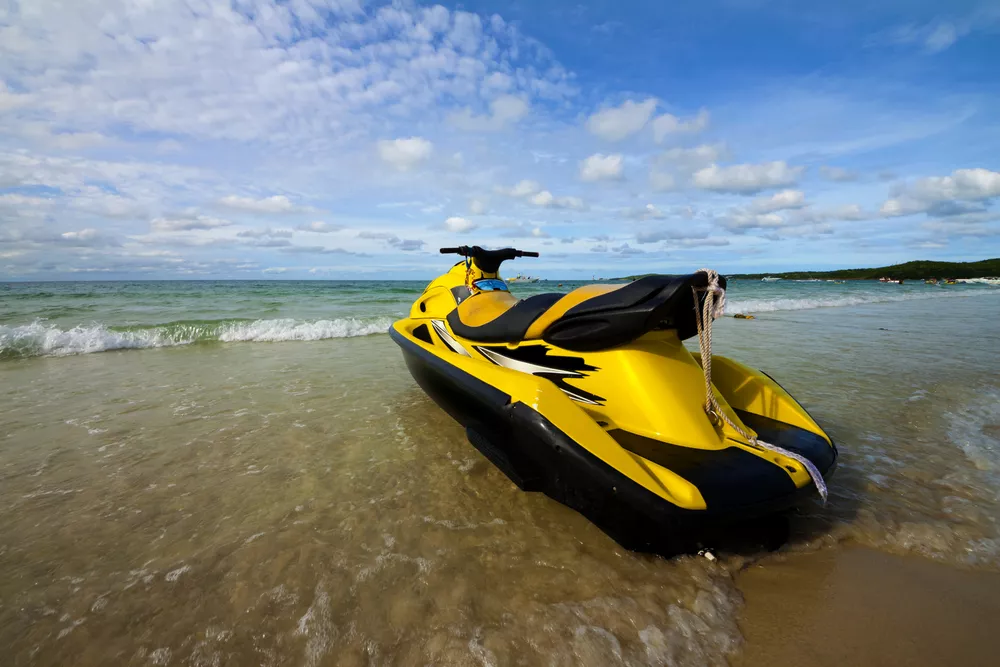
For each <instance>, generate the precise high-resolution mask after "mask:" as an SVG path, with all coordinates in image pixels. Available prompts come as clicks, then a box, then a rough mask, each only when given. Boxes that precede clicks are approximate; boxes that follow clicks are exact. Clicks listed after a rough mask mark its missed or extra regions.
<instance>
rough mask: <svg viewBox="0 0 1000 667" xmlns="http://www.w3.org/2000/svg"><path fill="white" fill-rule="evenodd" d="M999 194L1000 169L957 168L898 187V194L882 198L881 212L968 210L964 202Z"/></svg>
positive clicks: (885, 214)
mask: <svg viewBox="0 0 1000 667" xmlns="http://www.w3.org/2000/svg"><path fill="white" fill-rule="evenodd" d="M996 197H1000V172H996V171H990V170H989V169H982V168H976V169H957V170H955V171H953V172H952V173H951V175H950V176H932V177H929V178H921V179H918V180H916V181H914V182H913V183H909V184H904V185H901V186H899V187H897V188H895V196H893V197H891V198H889V199H887V200H886V201H885V202H883V204H882V206H881V208H880V209H879V212H880V213H881V214H882V215H883V216H885V217H899V216H906V215H913V214H915V213H923V212H927V213H929V214H931V215H952V214H954V213H957V212H963V211H968V210H969V207H968V206H967V205H963V202H983V201H987V200H990V199H994V198H996Z"/></svg>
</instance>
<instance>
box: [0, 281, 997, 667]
mask: <svg viewBox="0 0 1000 667" xmlns="http://www.w3.org/2000/svg"><path fill="white" fill-rule="evenodd" d="M578 284H580V283H571V282H566V283H564V284H563V287H562V288H561V289H562V290H569V289H570V288H572V287H574V286H576V285H578ZM423 286H424V283H418V282H278V281H275V282H264V281H262V282H166V283H156V282H134V283H119V282H114V283H111V282H108V283H99V282H84V283H34V284H32V283H17V284H6V285H2V286H0V575H2V576H0V646H2V647H4V648H5V653H4V654H3V655H4V658H3V659H0V662H3V664H8V663H9V664H12V665H32V666H34V665H66V664H74V665H95V666H96V665H108V664H122V665H126V664H127V665H174V664H184V665H248V664H265V665H284V664H302V665H338V666H339V665H366V664H380V665H383V664H384V665H413V664H441V665H467V664H482V665H487V664H494V665H503V664H524V665H567V666H568V665H602V666H603V665H612V664H628V665H646V664H651V665H662V664H671V665H716V664H725V661H726V659H727V657H728V656H732V655H733V654H734V653H736V652H738V651H739V650H740V643H741V634H740V630H739V625H738V622H739V619H740V617H741V613H742V604H743V603H742V600H743V597H742V594H741V591H740V590H739V588H738V585H737V583H736V580H734V578H733V573H734V572H736V571H738V570H739V569H740V568H741V567H743V566H744V565H745V564H746V560H745V557H728V556H724V557H722V558H720V560H718V561H716V562H710V561H708V560H706V559H704V558H697V557H688V558H678V559H673V560H669V561H668V560H664V559H657V558H651V557H648V556H641V555H637V554H632V553H629V552H625V551H623V550H621V549H620V548H619V547H618V546H617V545H616V544H615V543H614V542H612V541H611V540H610V539H608V538H607V537H606V536H605V535H603V533H601V532H600V531H599V530H597V529H596V528H595V527H594V526H593V525H591V524H589V523H588V522H587V521H586V520H585V519H583V518H582V517H580V516H579V515H577V514H575V513H574V512H572V511H570V510H568V509H566V508H565V507H563V506H561V505H559V504H558V503H555V502H552V501H550V500H548V499H547V498H545V497H544V496H540V495H538V494H526V493H522V492H520V491H518V490H517V488H516V487H515V486H514V485H513V484H511V483H510V482H509V480H507V479H506V478H505V477H504V476H503V474H502V473H500V472H499V471H497V470H496V469H495V468H494V467H493V466H492V465H490V464H489V463H488V462H487V461H485V459H483V457H482V456H480V455H479V454H478V452H477V451H476V450H475V449H474V448H473V447H472V446H471V445H469V444H468V443H467V442H466V440H465V435H464V432H463V431H462V429H461V428H460V427H459V426H458V425H457V424H455V423H454V421H453V420H451V419H450V418H449V417H448V416H447V415H446V414H444V413H443V412H442V411H441V410H440V409H439V408H438V407H437V406H435V405H434V404H433V403H432V402H431V401H430V400H429V399H428V398H427V397H426V396H425V395H424V394H423V392H422V391H421V390H420V389H419V388H418V387H417V386H416V385H415V384H414V383H413V381H412V380H411V378H410V376H409V374H408V373H407V371H406V367H405V365H404V363H403V361H402V359H401V355H400V353H399V350H398V349H397V348H396V346H395V344H394V343H393V342H392V341H391V339H390V338H389V337H388V336H387V335H385V331H386V329H387V328H388V326H389V324H390V323H391V322H392V321H393V320H394V319H396V318H398V317H401V316H403V315H405V313H406V312H407V311H408V309H409V305H410V303H411V302H412V301H413V299H414V298H415V297H416V295H417V294H418V293H419V292H420V290H421V289H422V288H423ZM559 289H560V288H559V287H558V283H557V282H547V283H545V282H542V283H536V284H529V285H515V286H513V290H514V292H515V294H518V295H525V296H526V295H529V294H533V293H538V292H543V291H554V290H559ZM737 312H745V313H752V314H754V315H755V316H756V319H753V320H741V319H734V318H731V317H727V318H724V319H723V320H720V321H719V322H717V323H716V325H715V351H716V353H718V354H724V355H728V356H732V357H734V358H736V359H739V360H741V361H744V362H746V363H748V364H750V365H751V366H754V367H757V368H761V369H764V370H765V371H767V372H768V373H769V374H771V375H772V376H773V377H775V378H776V379H777V380H778V381H779V382H780V383H781V384H782V385H783V386H784V387H786V388H787V389H788V390H789V391H790V392H791V393H792V394H793V395H794V396H796V398H798V399H799V400H800V401H801V402H802V403H803V405H805V406H806V407H807V408H808V409H809V411H810V412H811V413H812V414H813V416H814V417H815V418H816V419H817V421H818V422H819V423H820V424H822V425H823V426H824V428H825V429H826V430H827V431H828V432H829V433H830V435H831V437H832V438H833V439H834V440H835V441H836V442H837V443H838V445H839V447H840V451H841V459H840V466H839V468H838V471H837V473H836V475H835V476H834V477H833V478H832V480H831V483H830V499H829V502H828V503H827V504H826V505H825V506H823V505H821V504H820V503H819V502H818V500H816V499H810V500H809V501H807V502H806V504H805V505H804V506H803V507H802V508H800V510H799V511H798V512H797V513H796V514H794V515H793V516H792V533H791V538H790V540H789V541H788V543H787V545H786V547H785V549H786V550H795V551H804V550H817V549H836V548H837V545H838V544H839V543H841V542H851V543H859V544H862V545H865V546H868V547H871V548H875V549H880V550H883V551H888V552H892V553H901V554H910V555H917V556H920V557H925V558H931V559H934V560H936V561H939V562H941V563H946V564H948V565H949V566H951V567H957V568H975V569H985V570H993V571H998V570H1000V329H998V327H997V322H1000V288H997V287H992V286H989V285H985V284H971V285H965V284H960V285H953V286H931V285H924V284H913V285H910V284H905V285H902V286H899V285H883V284H878V283H844V284H838V283H820V282H815V283H799V282H787V283H786V282H783V281H782V282H777V283H760V282H755V281H754V282H751V281H732V282H731V284H730V286H729V292H728V313H729V314H733V313H737ZM136 348H140V349H136ZM752 557H753V558H754V559H755V560H756V562H757V564H758V566H760V567H768V566H769V563H771V562H772V560H771V559H773V558H780V556H771V555H768V554H757V555H755V556H752ZM927 613H930V614H933V610H928V612H927ZM5 660H6V662H4V661H5Z"/></svg>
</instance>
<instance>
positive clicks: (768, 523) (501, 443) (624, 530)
mask: <svg viewBox="0 0 1000 667" xmlns="http://www.w3.org/2000/svg"><path fill="white" fill-rule="evenodd" d="M391 334H392V336H393V338H394V339H395V341H396V342H397V343H398V344H399V345H400V347H401V348H402V349H403V355H404V359H405V361H406V365H407V367H408V368H409V370H410V373H411V374H412V375H413V378H414V379H415V380H416V382H417V384H419V385H420V387H421V388H422V389H423V390H424V391H425V392H427V394H428V395H429V396H430V397H431V398H432V399H433V400H434V401H435V402H436V403H437V404H438V405H439V406H441V408H443V409H444V410H445V411H446V412H447V413H448V414H450V415H451V416H452V417H453V418H454V419H455V420H456V421H458V422H459V423H460V424H462V425H463V426H464V427H465V428H466V433H467V435H468V438H469V441H470V442H471V443H472V445H473V446H475V447H476V449H478V450H479V451H480V452H481V453H482V454H483V455H484V456H485V457H486V458H487V459H489V460H490V462H492V463H493V464H494V465H495V466H496V467H497V468H498V469H500V471H501V472H503V473H504V474H505V475H506V476H507V477H508V478H509V479H510V480H511V481H512V482H514V484H516V485H517V486H518V488H520V489H522V490H524V491H538V492H541V493H544V494H545V495H547V496H549V497H550V498H552V499H553V500H556V501H558V502H560V503H562V504H564V505H566V506H568V507H570V508H572V509H574V510H576V511H577V512H579V513H580V514H582V515H583V516H585V517H586V518H587V519H589V520H590V521H591V522H592V523H594V524H595V525H596V526H598V527H599V528H600V529H601V530H602V531H604V532H605V533H606V534H607V535H608V536H610V537H611V538H612V539H614V540H615V541H616V542H618V543H619V544H620V545H621V546H623V547H624V548H626V549H629V550H632V551H641V552H646V553H655V554H660V555H663V556H674V555H677V554H680V553H693V552H695V551H698V550H699V549H701V548H704V547H712V548H722V549H727V550H728V549H735V550H743V549H745V548H749V549H753V550H756V549H759V548H762V547H763V548H776V547H777V546H779V545H780V542H781V541H782V540H783V538H784V536H785V532H784V528H785V526H786V522H785V521H784V520H782V519H779V520H777V521H774V515H775V513H776V512H780V511H781V510H784V509H787V508H788V507H789V506H791V505H792V504H794V503H795V502H796V501H797V500H798V499H799V498H800V497H801V496H802V495H804V493H808V492H810V489H809V488H808V487H807V488H806V489H802V490H799V492H796V493H794V494H790V495H789V496H787V497H784V498H781V499H780V501H779V502H770V503H767V504H759V505H756V506H753V507H743V508H741V509H740V511H739V512H738V513H732V512H729V513H726V514H725V515H722V514H718V513H712V512H709V511H705V510H686V509H682V508H679V507H677V506H675V505H672V504H670V503H669V502H667V501H666V500H664V499H662V498H660V497H659V496H657V495H656V494H654V493H652V492H650V491H648V490H647V489H645V488H644V487H642V486H641V485H639V484H637V483H636V482H634V481H633V480H632V479H630V478H629V477H627V476H626V475H624V474H622V473H621V472H619V471H618V470H616V469H614V468H613V467H611V466H609V465H607V464H606V463H604V462H603V461H601V460H600V459H598V458H597V457H595V456H594V455H593V454H591V453H590V452H588V451H587V450H585V449H584V448H583V447H581V446H580V445H578V444H577V443H576V442H574V441H573V440H572V439H570V438H569V437H568V436H566V435H565V434H564V433H563V432H562V431H560V430H559V429H558V428H556V427H555V426H553V425H552V423H550V422H549V421H548V420H547V419H546V418H545V417H544V416H543V415H541V414H540V413H538V412H537V411H535V410H534V409H533V408H531V407H529V406H527V405H525V404H523V403H520V402H511V398H510V396H508V395H507V394H505V393H503V392H501V391H499V390H498V389H496V388H495V387H493V386H491V385H488V384H486V383H484V382H482V381H481V380H479V379H477V378H475V377H473V376H471V375H469V374H468V373H465V372H464V371H461V370H459V369H457V368H455V367H454V366H452V365H451V364H449V363H447V362H446V361H444V360H442V359H440V358H438V357H436V356H435V355H433V354H430V353H428V352H426V351H424V350H422V349H421V348H419V347H418V346H417V345H415V344H413V343H412V342H410V341H408V340H406V339H405V338H404V337H403V336H401V335H400V334H398V333H397V332H396V331H394V330H391ZM765 517H766V518H765ZM743 536H749V537H750V543H745V540H744V538H743ZM776 541H777V543H775V542H776Z"/></svg>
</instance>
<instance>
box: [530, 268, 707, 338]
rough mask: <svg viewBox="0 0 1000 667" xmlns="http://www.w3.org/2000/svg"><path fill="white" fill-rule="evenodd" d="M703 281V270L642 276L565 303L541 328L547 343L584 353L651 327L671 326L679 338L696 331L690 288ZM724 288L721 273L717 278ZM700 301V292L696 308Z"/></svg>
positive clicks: (702, 296)
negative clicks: (561, 311) (572, 303)
mask: <svg viewBox="0 0 1000 667" xmlns="http://www.w3.org/2000/svg"><path fill="white" fill-rule="evenodd" d="M707 285H708V276H707V275H706V274H705V273H702V272H699V273H692V274H690V275H685V276H647V277H645V278H640V279H639V280H636V281H635V282H632V283H629V284H628V285H625V286H624V287H621V288H619V289H616V290H614V291H612V292H608V293H606V294H601V295H599V296H595V297H593V298H591V299H587V300H586V301H583V302H581V303H579V304H577V305H576V306H574V307H573V308H570V309H569V310H568V311H567V312H566V314H565V315H563V316H562V317H560V318H559V319H558V320H556V321H555V322H553V323H552V324H550V325H549V326H548V328H546V330H545V333H544V334H543V335H542V338H544V339H545V340H546V341H547V342H549V343H551V344H553V345H557V346H559V347H562V348H566V349H567V350H575V351H578V352H588V351H593V350H603V349H607V348H610V347H616V346H618V345H624V344H626V343H629V342H631V341H633V340H635V339H636V338H638V337H639V336H641V335H643V334H644V333H646V332H647V331H651V330H653V329H676V331H677V335H678V336H679V337H680V339H681V340H684V339H685V338H690V337H691V336H693V335H695V334H696V333H697V331H698V327H697V322H696V320H695V310H694V309H695V307H696V304H695V297H694V293H693V291H692V288H695V287H699V288H700V287H705V286H707ZM719 285H720V286H722V287H723V288H725V286H726V280H725V278H721V277H720V278H719ZM703 303H704V293H701V296H700V297H699V298H698V303H697V307H699V308H700V307H701V306H702V304H703Z"/></svg>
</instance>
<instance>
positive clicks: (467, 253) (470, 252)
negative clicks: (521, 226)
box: [441, 245, 538, 273]
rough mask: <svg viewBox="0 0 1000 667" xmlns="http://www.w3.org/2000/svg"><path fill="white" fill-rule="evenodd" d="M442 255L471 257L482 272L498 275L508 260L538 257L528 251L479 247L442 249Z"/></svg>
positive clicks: (536, 254) (535, 253) (465, 246)
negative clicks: (501, 265) (502, 264)
mask: <svg viewBox="0 0 1000 667" xmlns="http://www.w3.org/2000/svg"><path fill="white" fill-rule="evenodd" d="M441 254H442V255H461V256H462V257H469V258H471V259H472V260H473V262H475V264H476V266H478V267H479V268H480V269H481V270H482V271H484V272H486V273H496V272H497V270H498V269H499V268H500V264H501V263H503V262H505V261H506V260H508V259H516V258H517V257H538V253H537V252H531V251H528V250H516V249H514V248H501V249H500V250H486V249H485V248H480V247H479V246H477V245H474V246H467V245H462V246H458V247H457V248H441Z"/></svg>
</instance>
